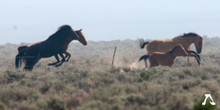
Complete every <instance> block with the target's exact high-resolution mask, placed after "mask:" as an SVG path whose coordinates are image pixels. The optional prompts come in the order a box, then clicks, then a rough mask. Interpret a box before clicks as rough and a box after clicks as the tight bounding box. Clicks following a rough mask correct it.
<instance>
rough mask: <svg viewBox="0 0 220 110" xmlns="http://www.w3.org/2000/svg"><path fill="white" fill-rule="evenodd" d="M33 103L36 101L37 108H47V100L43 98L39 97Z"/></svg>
mask: <svg viewBox="0 0 220 110" xmlns="http://www.w3.org/2000/svg"><path fill="white" fill-rule="evenodd" d="M35 103H36V107H37V108H39V109H43V110H46V109H47V108H48V107H47V101H46V100H44V99H39V100H37V101H36V102H35Z"/></svg>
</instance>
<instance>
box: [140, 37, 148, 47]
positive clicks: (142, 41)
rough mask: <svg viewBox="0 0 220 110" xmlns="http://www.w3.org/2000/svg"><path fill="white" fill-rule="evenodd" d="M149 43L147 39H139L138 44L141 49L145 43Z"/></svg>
mask: <svg viewBox="0 0 220 110" xmlns="http://www.w3.org/2000/svg"><path fill="white" fill-rule="evenodd" d="M148 43H149V41H146V42H145V41H144V39H139V45H140V47H141V49H143V48H144V46H145V45H147V44H148Z"/></svg>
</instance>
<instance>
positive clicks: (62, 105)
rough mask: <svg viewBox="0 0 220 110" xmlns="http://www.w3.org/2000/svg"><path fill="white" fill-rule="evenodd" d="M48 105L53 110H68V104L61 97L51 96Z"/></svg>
mask: <svg viewBox="0 0 220 110" xmlns="http://www.w3.org/2000/svg"><path fill="white" fill-rule="evenodd" d="M47 105H48V108H49V109H52V110H66V102H65V101H64V100H63V99H62V98H60V97H59V96H51V97H50V98H49V99H48V100H47Z"/></svg>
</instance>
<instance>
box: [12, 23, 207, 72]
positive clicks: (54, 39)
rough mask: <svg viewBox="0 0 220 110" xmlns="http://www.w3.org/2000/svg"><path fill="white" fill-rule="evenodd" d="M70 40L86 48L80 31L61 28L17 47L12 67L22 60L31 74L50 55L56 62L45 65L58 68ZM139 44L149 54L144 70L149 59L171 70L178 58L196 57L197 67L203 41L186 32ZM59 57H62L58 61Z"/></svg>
mask: <svg viewBox="0 0 220 110" xmlns="http://www.w3.org/2000/svg"><path fill="white" fill-rule="evenodd" d="M72 40H78V41H79V42H80V43H82V44H83V45H84V46H85V45H87V41H86V39H85V37H84V35H83V33H82V29H80V30H75V31H74V30H73V29H72V28H71V27H70V26H69V25H63V26H60V27H59V28H58V30H57V31H56V32H55V33H54V34H52V35H51V36H49V38H47V39H46V40H44V41H41V42H37V43H35V44H33V45H31V46H27V45H24V46H20V47H18V54H17V55H16V57H15V67H16V68H19V67H20V66H21V64H22V61H23V62H24V63H25V66H24V69H25V70H29V71H31V70H32V69H33V67H34V65H35V64H36V63H37V62H38V61H39V60H40V59H41V58H48V57H51V56H54V57H55V58H56V60H57V61H56V62H54V63H49V64H48V65H49V66H55V67H58V66H61V65H62V64H63V62H65V61H68V60H69V58H70V57H71V54H70V53H68V52H67V51H66V50H67V48H68V45H69V43H70V42H71V41H72ZM192 43H194V44H195V47H196V50H197V52H195V51H192V50H190V45H191V44H192ZM139 44H140V47H141V48H142V49H143V48H144V47H145V45H147V46H146V49H147V52H148V54H147V55H144V56H142V57H141V58H140V59H139V61H141V60H142V59H144V61H145V67H147V62H146V60H147V59H148V58H149V61H150V67H154V66H158V65H163V66H171V67H172V65H173V63H174V62H175V59H176V57H177V56H190V57H195V59H196V60H197V62H198V64H199V65H200V61H201V59H200V56H199V55H198V54H199V53H201V51H202V45H203V41H202V37H201V36H199V35H198V34H196V33H188V34H184V35H182V36H177V37H175V38H173V39H168V40H159V39H157V40H153V41H146V42H145V41H144V40H143V39H139ZM197 53H198V54H197ZM64 54H65V56H64ZM58 55H59V56H60V57H61V58H62V59H61V61H60V59H59V57H58Z"/></svg>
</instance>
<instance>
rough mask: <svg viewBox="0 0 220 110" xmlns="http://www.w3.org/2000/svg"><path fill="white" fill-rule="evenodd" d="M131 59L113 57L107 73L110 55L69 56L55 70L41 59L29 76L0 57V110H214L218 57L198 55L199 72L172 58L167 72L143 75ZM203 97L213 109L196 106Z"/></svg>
mask: <svg viewBox="0 0 220 110" xmlns="http://www.w3.org/2000/svg"><path fill="white" fill-rule="evenodd" d="M136 43H137V42H136ZM129 45H130V44H129ZM137 46H138V44H137ZM137 48H139V47H137ZM113 49H114V48H113ZM113 49H112V53H113ZM132 53H134V52H132ZM132 53H129V54H128V55H126V54H124V53H123V52H119V53H118V54H117V53H116V58H115V66H113V67H111V58H112V54H109V55H107V54H105V55H102V53H96V55H95V54H94V55H93V54H92V55H91V56H89V55H81V56H74V55H72V56H73V57H72V58H71V59H70V61H69V62H67V63H64V64H63V65H62V66H61V67H58V68H56V67H49V66H47V63H48V62H53V61H55V59H54V58H49V59H43V60H41V61H40V62H38V64H37V65H36V66H35V68H34V70H33V71H32V72H26V71H23V70H22V69H18V70H15V69H13V68H14V63H13V62H14V58H13V57H11V58H5V57H4V56H3V57H2V60H1V61H0V109H2V110H12V109H13V110H39V109H41V110H67V109H68V110H75V109H76V110H85V109H86V110H92V109H97V110H134V109H138V110H144V109H145V110H193V109H194V110H199V109H204V110H208V109H210V110H211V109H212V110H217V109H218V107H219V105H218V104H219V103H220V92H219V91H220V68H219V65H220V60H218V58H220V57H219V54H218V53H205V52H204V54H202V55H201V57H202V62H201V66H198V65H197V63H196V61H195V60H194V59H193V58H190V62H187V58H178V59H177V61H176V63H175V65H174V67H173V68H170V67H161V66H159V67H155V68H149V69H143V62H137V59H138V58H139V56H141V54H140V55H138V54H139V53H138V52H137V53H138V54H132ZM207 93H209V94H211V95H212V98H213V100H214V101H215V102H216V103H217V106H210V105H207V107H206V106H205V107H206V108H204V106H201V102H202V101H203V99H204V94H207ZM202 107H203V108H202Z"/></svg>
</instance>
